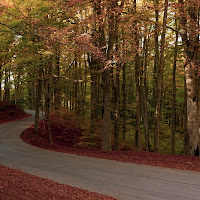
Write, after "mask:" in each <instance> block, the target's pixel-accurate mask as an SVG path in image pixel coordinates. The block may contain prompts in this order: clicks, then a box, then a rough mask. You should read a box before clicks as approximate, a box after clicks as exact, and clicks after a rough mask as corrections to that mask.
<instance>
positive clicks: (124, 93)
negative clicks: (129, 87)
mask: <svg viewBox="0 0 200 200" xmlns="http://www.w3.org/2000/svg"><path fill="white" fill-rule="evenodd" d="M122 74H123V81H122V115H123V122H122V139H123V141H124V142H125V140H126V65H125V64H124V65H123V67H122Z"/></svg>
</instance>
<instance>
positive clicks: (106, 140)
mask: <svg viewBox="0 0 200 200" xmlns="http://www.w3.org/2000/svg"><path fill="white" fill-rule="evenodd" d="M102 89H103V125H102V150H103V151H111V150H112V147H111V119H110V70H109V69H107V70H105V71H104V72H103V73H102Z"/></svg>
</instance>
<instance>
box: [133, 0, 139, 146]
mask: <svg viewBox="0 0 200 200" xmlns="http://www.w3.org/2000/svg"><path fill="white" fill-rule="evenodd" d="M136 4H137V2H136V0H134V13H136ZM134 28H135V41H136V55H135V84H136V131H135V143H136V146H137V147H139V148H140V147H141V128H140V123H141V91H140V88H141V87H140V70H141V65H140V56H139V34H138V28H137V22H135V24H134Z"/></svg>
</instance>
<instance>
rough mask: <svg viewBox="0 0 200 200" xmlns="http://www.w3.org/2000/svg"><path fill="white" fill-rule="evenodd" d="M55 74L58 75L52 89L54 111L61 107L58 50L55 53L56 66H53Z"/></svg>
mask: <svg viewBox="0 0 200 200" xmlns="http://www.w3.org/2000/svg"><path fill="white" fill-rule="evenodd" d="M55 75H56V76H58V77H56V78H55V81H56V84H55V89H54V97H55V99H54V108H55V110H56V111H58V112H59V111H60V109H61V91H60V88H61V86H60V81H59V80H60V77H59V76H60V51H59V50H58V52H57V55H56V66H55Z"/></svg>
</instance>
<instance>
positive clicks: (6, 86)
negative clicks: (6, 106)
mask: <svg viewBox="0 0 200 200" xmlns="http://www.w3.org/2000/svg"><path fill="white" fill-rule="evenodd" d="M4 90H5V94H4V101H5V102H9V101H10V83H9V71H8V70H7V69H5V79H4Z"/></svg>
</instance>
